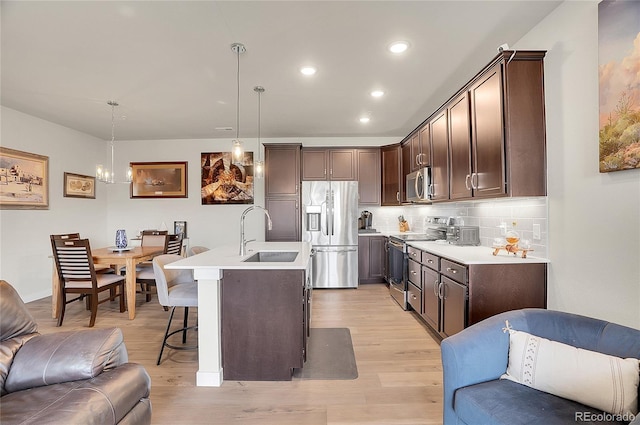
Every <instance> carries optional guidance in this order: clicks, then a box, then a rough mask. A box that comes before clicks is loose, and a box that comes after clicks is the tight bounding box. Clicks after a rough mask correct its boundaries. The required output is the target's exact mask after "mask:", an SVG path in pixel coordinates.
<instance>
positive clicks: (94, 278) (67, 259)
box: [51, 235, 125, 327]
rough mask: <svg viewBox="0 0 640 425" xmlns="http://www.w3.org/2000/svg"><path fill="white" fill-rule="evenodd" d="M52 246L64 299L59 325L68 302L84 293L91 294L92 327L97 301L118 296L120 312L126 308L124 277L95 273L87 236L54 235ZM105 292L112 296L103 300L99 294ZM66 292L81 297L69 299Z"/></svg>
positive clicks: (89, 303) (90, 324)
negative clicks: (60, 237)
mask: <svg viewBox="0 0 640 425" xmlns="http://www.w3.org/2000/svg"><path fill="white" fill-rule="evenodd" d="M51 248H52V250H53V257H54V259H55V261H56V268H57V271H58V279H59V280H60V299H61V300H62V303H61V304H62V306H61V309H60V315H59V317H58V325H57V326H62V321H63V320H64V312H65V306H66V304H67V303H68V302H70V301H74V300H76V299H78V298H80V297H81V296H83V295H84V296H88V297H89V300H88V305H89V307H90V310H91V319H90V320H89V327H92V326H93V325H94V324H95V321H96V315H97V312H98V304H102V303H104V302H106V301H113V300H114V299H115V298H116V297H119V298H120V312H121V313H122V312H124V311H125V307H124V297H125V291H124V283H125V278H124V277H123V276H120V275H117V274H98V273H96V270H95V267H94V264H93V257H92V255H91V247H90V245H89V240H88V239H56V238H54V235H51ZM104 291H109V297H108V298H105V299H103V300H100V299H99V294H100V293H101V292H104ZM67 294H79V295H80V297H78V298H75V299H73V300H70V301H67Z"/></svg>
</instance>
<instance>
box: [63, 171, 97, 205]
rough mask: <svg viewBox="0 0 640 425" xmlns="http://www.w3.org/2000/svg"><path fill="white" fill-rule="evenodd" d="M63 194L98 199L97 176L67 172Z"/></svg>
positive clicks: (68, 196) (69, 196) (71, 196)
mask: <svg viewBox="0 0 640 425" xmlns="http://www.w3.org/2000/svg"><path fill="white" fill-rule="evenodd" d="M63 196H64V197H66V198H89V199H96V178H95V177H93V176H83V175H82V174H74V173H66V172H65V173H64V192H63Z"/></svg>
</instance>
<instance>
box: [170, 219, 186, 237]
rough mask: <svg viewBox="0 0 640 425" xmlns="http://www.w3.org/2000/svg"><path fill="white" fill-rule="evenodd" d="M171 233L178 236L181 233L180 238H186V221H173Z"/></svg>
mask: <svg viewBox="0 0 640 425" xmlns="http://www.w3.org/2000/svg"><path fill="white" fill-rule="evenodd" d="M173 233H174V234H175V235H179V234H180V233H182V237H183V238H186V237H187V222H186V221H174V222H173Z"/></svg>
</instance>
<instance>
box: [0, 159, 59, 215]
mask: <svg viewBox="0 0 640 425" xmlns="http://www.w3.org/2000/svg"><path fill="white" fill-rule="evenodd" d="M0 208H2V209H48V208H49V157H47V156H43V155H37V154H34V153H29V152H22V151H18V150H15V149H9V148H5V147H0Z"/></svg>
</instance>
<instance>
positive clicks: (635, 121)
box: [598, 0, 640, 173]
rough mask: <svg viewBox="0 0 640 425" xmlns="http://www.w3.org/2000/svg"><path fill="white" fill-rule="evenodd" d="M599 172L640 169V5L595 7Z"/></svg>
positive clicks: (615, 2)
mask: <svg viewBox="0 0 640 425" xmlns="http://www.w3.org/2000/svg"><path fill="white" fill-rule="evenodd" d="M598 62H599V86H600V87H599V88H600V117H599V125H600V132H599V133H600V137H599V139H600V172H601V173H607V172H610V171H620V170H628V169H633V168H640V2H638V1H621V0H604V1H602V2H600V3H599V4H598Z"/></svg>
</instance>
